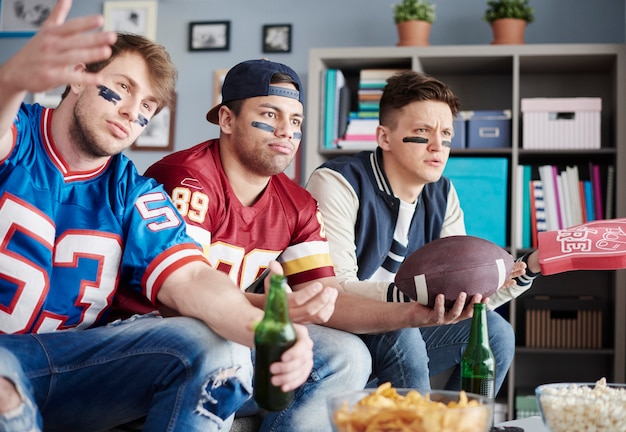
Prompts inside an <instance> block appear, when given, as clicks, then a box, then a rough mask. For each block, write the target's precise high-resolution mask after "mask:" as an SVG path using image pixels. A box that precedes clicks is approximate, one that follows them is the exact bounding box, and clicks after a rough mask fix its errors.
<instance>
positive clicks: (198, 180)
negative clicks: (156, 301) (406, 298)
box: [145, 140, 334, 289]
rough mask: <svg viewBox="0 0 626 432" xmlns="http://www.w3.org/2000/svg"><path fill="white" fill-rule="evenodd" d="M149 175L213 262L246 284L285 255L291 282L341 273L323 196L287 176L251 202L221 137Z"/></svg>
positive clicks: (181, 153) (278, 177) (159, 164)
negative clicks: (235, 182) (239, 190)
mask: <svg viewBox="0 0 626 432" xmlns="http://www.w3.org/2000/svg"><path fill="white" fill-rule="evenodd" d="M145 175H146V176H149V177H153V178H155V179H156V180H157V181H158V182H161V183H163V185H164V186H165V189H166V190H167V191H168V192H169V193H170V195H171V198H172V201H173V202H174V204H175V205H176V208H177V209H178V211H179V212H180V213H181V215H182V216H183V217H184V218H185V220H186V221H187V223H188V227H187V229H188V233H189V234H190V235H191V236H192V237H194V238H195V240H196V241H198V242H199V243H201V244H202V245H203V246H204V248H205V255H207V256H208V258H209V261H210V263H211V265H213V266H214V267H215V268H217V269H219V270H221V271H223V272H225V273H227V274H228V275H229V276H230V278H231V279H232V280H233V281H234V282H235V283H236V284H237V285H238V286H239V287H241V288H242V289H244V288H245V287H247V286H248V285H249V284H250V283H252V282H253V281H254V280H255V279H256V278H257V277H258V276H259V274H260V273H261V272H262V271H263V270H264V269H265V268H267V266H268V264H269V262H270V261H271V260H273V259H277V258H278V260H279V261H280V262H281V264H282V265H283V269H284V271H285V275H286V276H288V278H289V283H290V284H291V285H296V284H299V283H303V282H309V281H312V280H315V279H318V278H321V277H327V276H334V270H333V265H332V262H331V259H330V255H329V250H328V243H327V241H326V236H325V233H324V228H323V222H322V218H321V215H320V212H319V210H318V208H317V202H316V201H315V200H314V199H313V197H312V196H311V194H309V192H308V191H307V190H306V189H304V188H303V187H301V186H300V185H298V184H296V183H295V182H293V181H292V180H290V179H289V178H288V177H287V176H286V175H285V174H282V173H281V174H278V175H275V176H272V178H271V179H270V182H269V184H268V186H267V188H266V189H265V191H264V192H263V194H262V195H261V197H260V198H259V199H258V200H257V202H256V203H255V204H254V205H252V206H244V205H243V204H242V203H241V202H240V201H239V199H238V198H237V196H236V195H235V193H234V191H233V189H232V188H231V186H230V183H229V181H228V179H227V177H226V174H225V173H224V170H223V168H222V164H221V161H220V157H219V140H210V141H206V142H204V143H201V144H198V145H196V146H195V147H192V148H190V149H187V150H183V151H179V152H176V153H173V154H171V155H168V156H166V157H164V158H163V159H161V160H160V161H159V162H157V163H155V164H154V165H152V166H151V167H150V168H148V170H147V171H146V174H145Z"/></svg>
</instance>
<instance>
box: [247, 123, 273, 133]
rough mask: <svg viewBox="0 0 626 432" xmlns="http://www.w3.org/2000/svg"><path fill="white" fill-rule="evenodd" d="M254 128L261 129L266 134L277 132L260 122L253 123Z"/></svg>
mask: <svg viewBox="0 0 626 432" xmlns="http://www.w3.org/2000/svg"><path fill="white" fill-rule="evenodd" d="M252 127H255V128H259V129H261V130H263V131H265V132H272V133H273V132H274V131H275V130H276V129H275V128H274V127H273V126H271V125H268V124H267V123H263V122H258V121H253V122H252Z"/></svg>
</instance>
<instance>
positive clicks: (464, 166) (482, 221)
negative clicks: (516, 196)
mask: <svg viewBox="0 0 626 432" xmlns="http://www.w3.org/2000/svg"><path fill="white" fill-rule="evenodd" d="M443 175H444V176H446V177H448V178H449V179H450V180H452V184H453V185H454V187H455V189H456V191H457V193H458V195H459V200H460V201H461V208H462V209H463V213H464V214H465V229H466V231H467V234H468V235H472V236H475V237H481V238H484V239H486V240H489V241H492V242H494V243H495V244H497V245H498V246H502V247H504V246H506V245H507V234H506V233H507V226H508V225H507V217H508V216H507V203H508V184H509V182H508V175H509V162H508V159H506V158H501V157H494V158H487V157H475V158H473V157H454V156H453V157H450V158H449V159H448V163H447V165H446V168H445V170H444V171H443Z"/></svg>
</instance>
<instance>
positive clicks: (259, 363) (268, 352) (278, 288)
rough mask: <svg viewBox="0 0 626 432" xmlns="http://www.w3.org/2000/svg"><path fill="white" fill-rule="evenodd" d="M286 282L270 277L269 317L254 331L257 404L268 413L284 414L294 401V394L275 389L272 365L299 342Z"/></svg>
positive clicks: (267, 304) (266, 311) (266, 305)
mask: <svg viewBox="0 0 626 432" xmlns="http://www.w3.org/2000/svg"><path fill="white" fill-rule="evenodd" d="M286 283H287V282H286V279H285V277H284V276H282V275H278V274H272V275H271V276H270V290H269V294H268V296H267V300H266V302H265V315H264V317H263V320H262V321H261V322H260V323H259V324H258V325H257V326H256V328H255V331H254V345H255V361H254V400H255V401H256V403H257V404H258V405H259V406H260V407H261V408H264V409H266V410H268V411H280V410H283V409H285V408H287V406H289V404H290V403H291V401H292V400H293V391H289V392H283V391H282V390H281V389H280V387H276V386H274V385H272V383H271V379H272V374H271V373H270V365H271V364H272V363H274V362H277V361H279V360H280V357H281V355H282V354H283V353H284V352H285V351H286V350H287V349H289V348H290V347H292V346H293V344H295V342H296V330H295V328H294V326H293V324H292V322H291V319H290V318H289V308H288V306H287V293H286V291H285V285H286Z"/></svg>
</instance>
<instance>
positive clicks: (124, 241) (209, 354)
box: [0, 0, 333, 432]
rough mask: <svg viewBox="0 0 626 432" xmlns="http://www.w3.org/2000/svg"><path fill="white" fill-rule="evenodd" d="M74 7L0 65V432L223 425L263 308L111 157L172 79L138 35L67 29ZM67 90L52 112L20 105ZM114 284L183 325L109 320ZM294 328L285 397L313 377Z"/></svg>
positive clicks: (62, 5) (151, 319)
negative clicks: (131, 424)
mask: <svg viewBox="0 0 626 432" xmlns="http://www.w3.org/2000/svg"><path fill="white" fill-rule="evenodd" d="M70 6H71V1H70V0H60V1H59V2H58V3H57V4H56V6H55V8H54V9H53V10H52V12H51V14H50V17H49V19H48V20H47V21H46V22H45V23H44V25H43V26H42V28H41V31H40V32H39V33H37V34H36V35H35V36H34V37H33V38H32V39H30V40H29V41H28V42H27V43H26V44H25V46H24V47H23V48H22V49H21V50H20V51H19V52H18V53H17V54H15V55H14V56H13V57H11V58H10V59H9V60H8V61H7V62H6V63H4V64H3V65H1V66H0V101H1V102H0V237H1V240H2V241H1V242H0V244H1V246H0V430H2V431H39V430H42V429H44V428H45V430H47V431H77V430H105V429H108V428H111V427H113V426H115V425H117V424H121V423H125V422H128V421H131V420H133V419H136V418H139V417H144V416H147V417H146V421H145V425H144V430H171V431H185V432H187V431H217V430H224V429H226V430H228V428H229V425H230V423H231V422H232V418H233V413H234V412H235V411H237V409H239V408H240V406H241V405H242V404H243V403H244V402H245V401H246V400H247V399H248V398H249V396H250V389H251V376H252V368H251V361H250V349H249V347H251V346H252V345H253V326H254V324H255V322H257V321H259V320H260V319H261V318H262V315H263V311H262V310H261V309H260V308H258V307H254V306H253V305H252V304H250V303H249V301H248V300H246V299H245V297H244V295H243V294H242V293H241V291H240V290H239V289H237V287H236V286H235V285H234V284H233V283H232V281H231V280H230V279H229V278H228V277H227V276H226V275H224V274H223V273H222V272H219V271H217V270H215V269H213V268H212V267H211V266H210V265H209V263H208V262H207V260H206V259H205V258H204V256H203V254H202V250H201V248H200V245H199V244H197V243H196V242H194V241H193V239H192V238H191V237H189V236H188V235H187V234H186V232H185V227H186V225H185V223H184V221H183V220H182V219H181V218H180V216H179V214H178V212H177V211H176V209H175V207H174V206H173V204H172V203H171V201H170V200H169V198H168V197H167V194H166V193H165V191H164V190H163V188H162V187H161V186H159V185H157V183H156V182H154V181H153V180H149V179H146V178H144V177H141V176H139V175H138V174H137V171H136V169H135V167H134V166H133V164H132V163H131V162H130V161H129V160H128V159H127V158H126V157H125V156H123V155H121V154H120V152H121V151H122V150H124V149H125V148H127V147H128V146H129V145H131V143H132V142H134V141H135V140H136V139H137V137H138V136H139V135H140V134H141V132H142V131H143V130H144V129H145V127H146V125H147V124H148V122H149V121H150V119H151V118H152V117H153V116H154V115H155V114H157V113H158V112H159V111H160V110H161V109H162V108H163V107H165V106H168V104H169V103H171V101H172V97H173V94H174V87H175V84H176V69H175V68H174V66H173V64H172V63H171V60H170V58H169V55H168V54H167V52H166V51H165V49H164V48H163V47H162V46H160V45H158V44H156V43H154V42H151V41H150V40H148V39H146V38H143V37H141V36H136V35H127V34H119V35H118V34H115V33H112V32H98V31H93V30H96V29H97V28H99V27H100V26H101V25H102V22H103V18H102V17H101V16H91V17H84V18H77V19H74V20H70V21H68V22H67V23H65V22H64V21H65V18H66V16H67V14H68V12H69V9H70ZM63 84H67V89H66V91H65V93H64V95H63V100H62V102H61V103H60V105H59V107H58V108H56V109H46V108H43V107H41V106H39V105H28V104H24V103H23V102H22V101H23V99H24V97H25V96H26V93H27V92H39V91H44V90H48V89H50V88H55V87H57V86H59V85H63ZM272 266H273V267H272V270H273V271H274V272H281V271H282V269H281V268H280V266H278V265H277V264H272ZM119 286H124V287H126V288H128V289H129V290H132V291H134V292H135V293H136V294H137V295H142V296H144V297H145V298H147V299H149V300H150V301H151V302H152V303H153V304H154V305H155V306H162V307H165V308H167V309H168V310H173V311H175V312H176V313H177V315H179V316H176V317H171V318H162V317H160V316H159V315H157V314H151V315H148V316H135V317H133V318H130V319H128V320H123V321H116V322H114V323H112V324H110V325H104V324H105V323H106V322H107V319H108V318H109V317H108V315H109V310H110V306H111V304H112V301H113V298H114V297H115V295H116V292H117V290H118V287H119ZM327 307H328V308H330V309H331V310H332V307H333V305H332V304H329V305H327ZM297 332H298V342H297V343H296V345H294V347H292V348H291V349H290V350H288V351H287V352H286V353H285V354H284V355H283V356H282V358H281V361H280V362H277V363H275V364H273V365H272V366H271V371H272V373H273V382H274V384H275V385H278V386H281V387H282V388H283V389H284V390H292V389H294V388H296V387H298V386H300V385H301V384H302V383H303V382H304V381H305V380H306V379H307V377H308V376H309V373H310V371H311V367H312V342H311V340H310V338H309V336H308V332H307V330H306V328H305V327H303V326H300V325H298V326H297Z"/></svg>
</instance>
